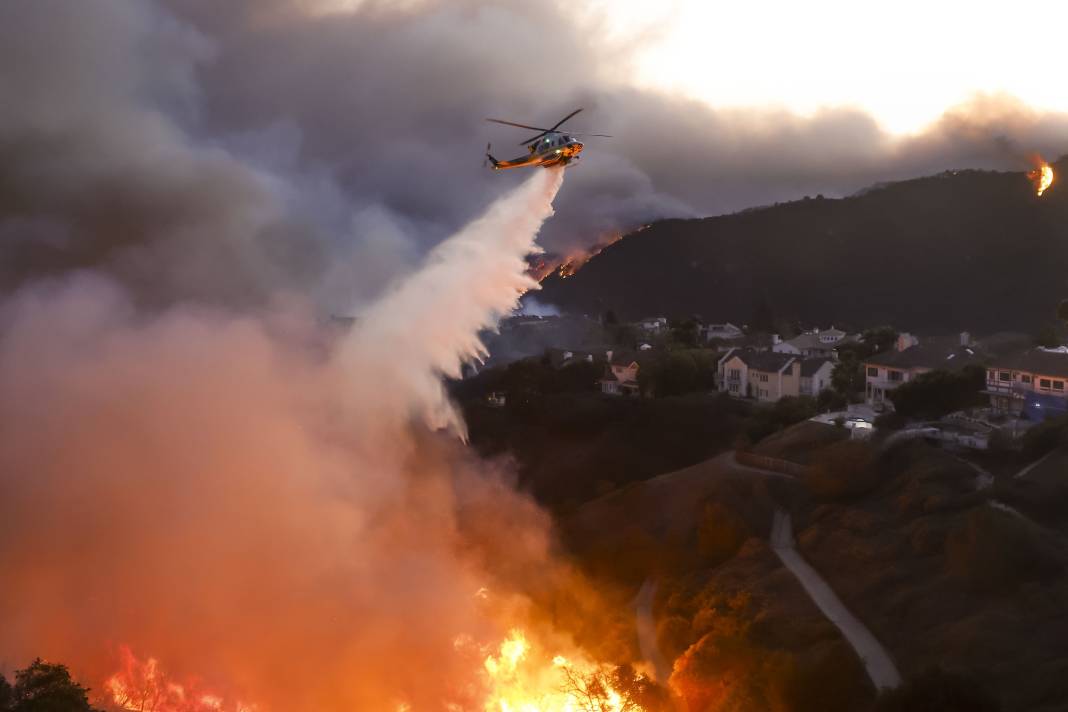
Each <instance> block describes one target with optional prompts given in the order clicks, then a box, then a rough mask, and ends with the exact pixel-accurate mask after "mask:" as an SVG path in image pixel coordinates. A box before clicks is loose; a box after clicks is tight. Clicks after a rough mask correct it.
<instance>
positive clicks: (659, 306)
mask: <svg viewBox="0 0 1068 712" xmlns="http://www.w3.org/2000/svg"><path fill="white" fill-rule="evenodd" d="M1055 169H1056V170H1057V175H1058V179H1059V180H1058V181H1057V182H1055V183H1054V185H1053V187H1051V188H1050V189H1049V190H1048V191H1047V192H1046V194H1045V195H1043V196H1042V197H1041V198H1039V197H1037V196H1036V195H1035V194H1034V192H1033V190H1032V189H1031V186H1030V183H1029V182H1028V181H1027V180H1026V178H1025V177H1024V176H1023V174H1021V173H996V172H987V171H958V172H947V173H944V174H940V175H937V176H931V177H927V178H918V179H915V180H909V181H903V182H899V183H892V184H888V185H884V186H879V187H875V188H872V189H870V190H868V191H867V192H865V193H862V194H858V195H855V196H852V197H849V198H843V199H833V200H832V199H822V198H813V199H805V200H801V201H796V202H792V203H785V204H780V205H775V206H770V207H765V208H757V209H752V210H748V211H745V212H741V213H736V214H733V215H725V216H720V217H713V218H704V219H695V220H665V221H662V222H658V223H655V224H653V225H652V226H650V227H649V228H648V229H646V230H644V231H642V232H640V233H635V234H633V235H632V236H629V237H627V238H624V239H623V240H621V241H619V242H617V243H616V244H614V245H612V246H611V247H609V248H608V249H606V250H604V251H603V252H602V253H601V254H600V255H598V256H597V257H595V258H593V259H592V260H590V262H589V263H588V264H587V265H586V266H585V267H584V268H583V269H582V270H580V271H579V272H578V273H577V274H575V275H574V276H572V277H570V278H568V279H561V278H559V277H558V276H556V275H554V276H553V277H550V278H549V279H547V280H546V281H545V282H544V292H543V293H542V294H541V295H539V298H540V299H544V300H545V301H549V302H552V303H554V304H557V305H559V306H561V307H562V308H564V309H567V310H570V311H577V312H584V313H589V314H595V313H600V312H603V311H605V310H607V309H612V310H614V311H615V312H616V313H617V314H618V315H619V316H620V318H625V319H634V318H641V317H644V316H649V315H669V316H681V315H687V314H694V313H696V314H700V315H702V316H703V317H705V318H706V319H708V320H714V321H718V320H730V321H735V322H745V321H747V320H748V319H749V318H750V317H751V315H752V314H753V312H754V309H755V307H756V305H757V303H758V302H759V301H760V299H761V298H765V297H766V298H767V300H768V302H769V304H770V306H771V308H772V310H773V312H774V313H775V315H776V316H777V317H781V318H794V319H800V320H802V321H804V322H807V323H814V322H818V323H821V324H828V323H831V322H845V323H849V324H875V323H891V324H894V325H896V326H899V327H900V328H906V329H912V330H921V331H922V330H943V329H945V330H952V329H957V328H964V327H967V328H971V329H973V330H977V331H990V330H997V329H1024V330H1031V329H1035V328H1037V327H1039V326H1040V325H1042V324H1047V323H1049V322H1051V321H1052V320H1053V315H1054V311H1055V309H1056V305H1057V302H1058V301H1059V300H1060V299H1061V298H1064V297H1068V185H1065V184H1064V183H1063V181H1066V180H1068V160H1065V159H1062V160H1061V161H1059V162H1058V164H1057V165H1055Z"/></svg>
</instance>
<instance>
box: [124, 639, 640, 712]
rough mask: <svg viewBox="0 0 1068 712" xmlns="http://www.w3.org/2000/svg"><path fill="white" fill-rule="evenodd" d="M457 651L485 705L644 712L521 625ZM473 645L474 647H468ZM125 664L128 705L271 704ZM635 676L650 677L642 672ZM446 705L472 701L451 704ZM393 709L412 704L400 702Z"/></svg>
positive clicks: (602, 675)
mask: <svg viewBox="0 0 1068 712" xmlns="http://www.w3.org/2000/svg"><path fill="white" fill-rule="evenodd" d="M455 647H456V649H457V651H459V652H461V653H464V652H473V653H474V654H475V655H476V658H475V659H478V657H477V656H482V657H481V660H482V664H481V668H482V669H481V671H480V672H479V673H478V674H479V675H480V676H481V678H482V682H481V684H480V685H478V688H479V689H480V690H481V691H480V692H479V693H478V694H477V695H476V699H477V700H478V701H477V702H475V701H474V700H471V702H472V703H474V704H477V705H480V706H481V708H482V710H483V712H644V708H643V707H642V706H641V705H640V704H639V703H638V702H637V701H636V700H634V699H631V698H630V697H629V696H628V695H627V694H626V693H624V692H621V691H619V690H617V689H615V686H614V683H613V677H612V670H613V668H612V666H610V665H604V664H600V663H594V662H590V661H589V660H587V659H586V658H585V657H584V656H582V655H581V653H578V654H575V655H574V656H572V657H571V658H565V657H564V656H562V655H551V656H550V655H549V654H547V653H546V652H544V651H540V650H538V649H537V648H536V646H535V645H533V644H532V643H531V642H530V641H529V640H528V639H527V637H526V635H525V634H524V633H523V632H522V631H520V630H518V629H515V630H512V631H511V632H510V633H509V634H508V636H507V637H506V638H505V639H504V640H503V641H501V642H500V643H499V644H498V645H496V646H492V647H483V646H479V645H476V644H474V643H473V642H472V641H471V639H470V638H469V637H467V636H459V637H458V638H457V639H456V642H455ZM467 648H470V649H471V650H470V651H465V649H467ZM119 655H120V660H121V664H120V669H119V671H118V672H116V673H115V674H114V675H112V676H111V677H110V678H108V680H107V681H106V682H105V683H104V685H103V688H104V690H105V691H106V692H107V694H108V695H109V697H110V699H109V700H108V701H109V702H110V703H112V704H114V705H115V706H116V707H117V708H118V709H119V710H124V711H127V712H266V711H265V710H262V709H261V708H260V707H259V706H258V705H255V704H248V703H245V702H240V701H227V700H226V699H225V698H224V697H222V696H221V695H218V694H215V693H213V692H207V691H204V690H202V689H198V686H197V685H196V683H195V681H189V682H186V683H178V682H175V681H174V680H172V679H171V678H169V677H168V676H167V674H166V673H165V672H164V671H163V669H162V667H161V666H160V664H159V661H158V660H157V659H156V658H151V657H150V658H146V659H144V660H139V659H138V658H137V657H136V656H135V655H134V654H133V652H131V650H130V648H129V647H127V646H125V645H124V646H121V647H120V648H119ZM634 679H635V680H637V681H641V680H644V679H645V678H644V676H643V675H637V676H636V677H635V678H634ZM447 708H448V709H464V710H467V709H469V708H468V706H458V705H447ZM394 712H413V710H412V708H411V706H410V705H409V704H408V703H406V702H403V701H402V702H398V703H397V704H396V706H395V707H394Z"/></svg>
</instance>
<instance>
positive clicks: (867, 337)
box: [861, 326, 898, 357]
mask: <svg viewBox="0 0 1068 712" xmlns="http://www.w3.org/2000/svg"><path fill="white" fill-rule="evenodd" d="M897 337H898V333H897V329H895V328H893V327H892V326H877V327H875V328H874V329H868V330H867V331H865V332H864V333H863V334H862V335H861V338H862V339H863V343H864V346H865V347H866V349H865V350H866V351H867V353H865V354H864V355H865V357H867V356H872V355H874V354H881V353H882V352H884V351H889V350H890V349H891V348H892V347H893V346H894V344H895V343H896V342H897Z"/></svg>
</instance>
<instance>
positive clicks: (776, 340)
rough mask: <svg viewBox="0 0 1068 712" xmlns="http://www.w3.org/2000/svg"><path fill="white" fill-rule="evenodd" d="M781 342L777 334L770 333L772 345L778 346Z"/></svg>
mask: <svg viewBox="0 0 1068 712" xmlns="http://www.w3.org/2000/svg"><path fill="white" fill-rule="evenodd" d="M781 343H782V338H781V337H780V336H779V335H778V334H772V335H771V345H772V346H778V345H779V344H781Z"/></svg>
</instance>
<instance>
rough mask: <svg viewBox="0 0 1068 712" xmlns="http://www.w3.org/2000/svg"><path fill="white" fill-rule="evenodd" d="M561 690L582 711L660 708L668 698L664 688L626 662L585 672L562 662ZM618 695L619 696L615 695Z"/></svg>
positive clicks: (636, 711)
mask: <svg viewBox="0 0 1068 712" xmlns="http://www.w3.org/2000/svg"><path fill="white" fill-rule="evenodd" d="M563 672H564V692H567V693H568V694H569V695H571V697H572V698H574V700H575V702H576V703H577V704H578V709H579V710H581V711H582V712H609V711H610V710H611V711H612V712H659V711H660V710H666V709H668V704H669V701H670V698H669V697H668V695H667V693H666V692H665V690H664V689H663V688H661V687H660V686H658V685H657V684H656V683H655V682H653V681H652V680H650V679H649V678H648V677H646V676H645V675H643V674H641V673H638V672H636V671H635V670H634V668H632V667H631V666H629V665H620V666H618V667H614V668H601V669H597V670H594V671H592V672H588V673H580V672H576V671H575V670H574V669H572V668H570V667H567V666H565V667H564V668H563ZM617 695H618V699H616V696H617Z"/></svg>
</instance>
